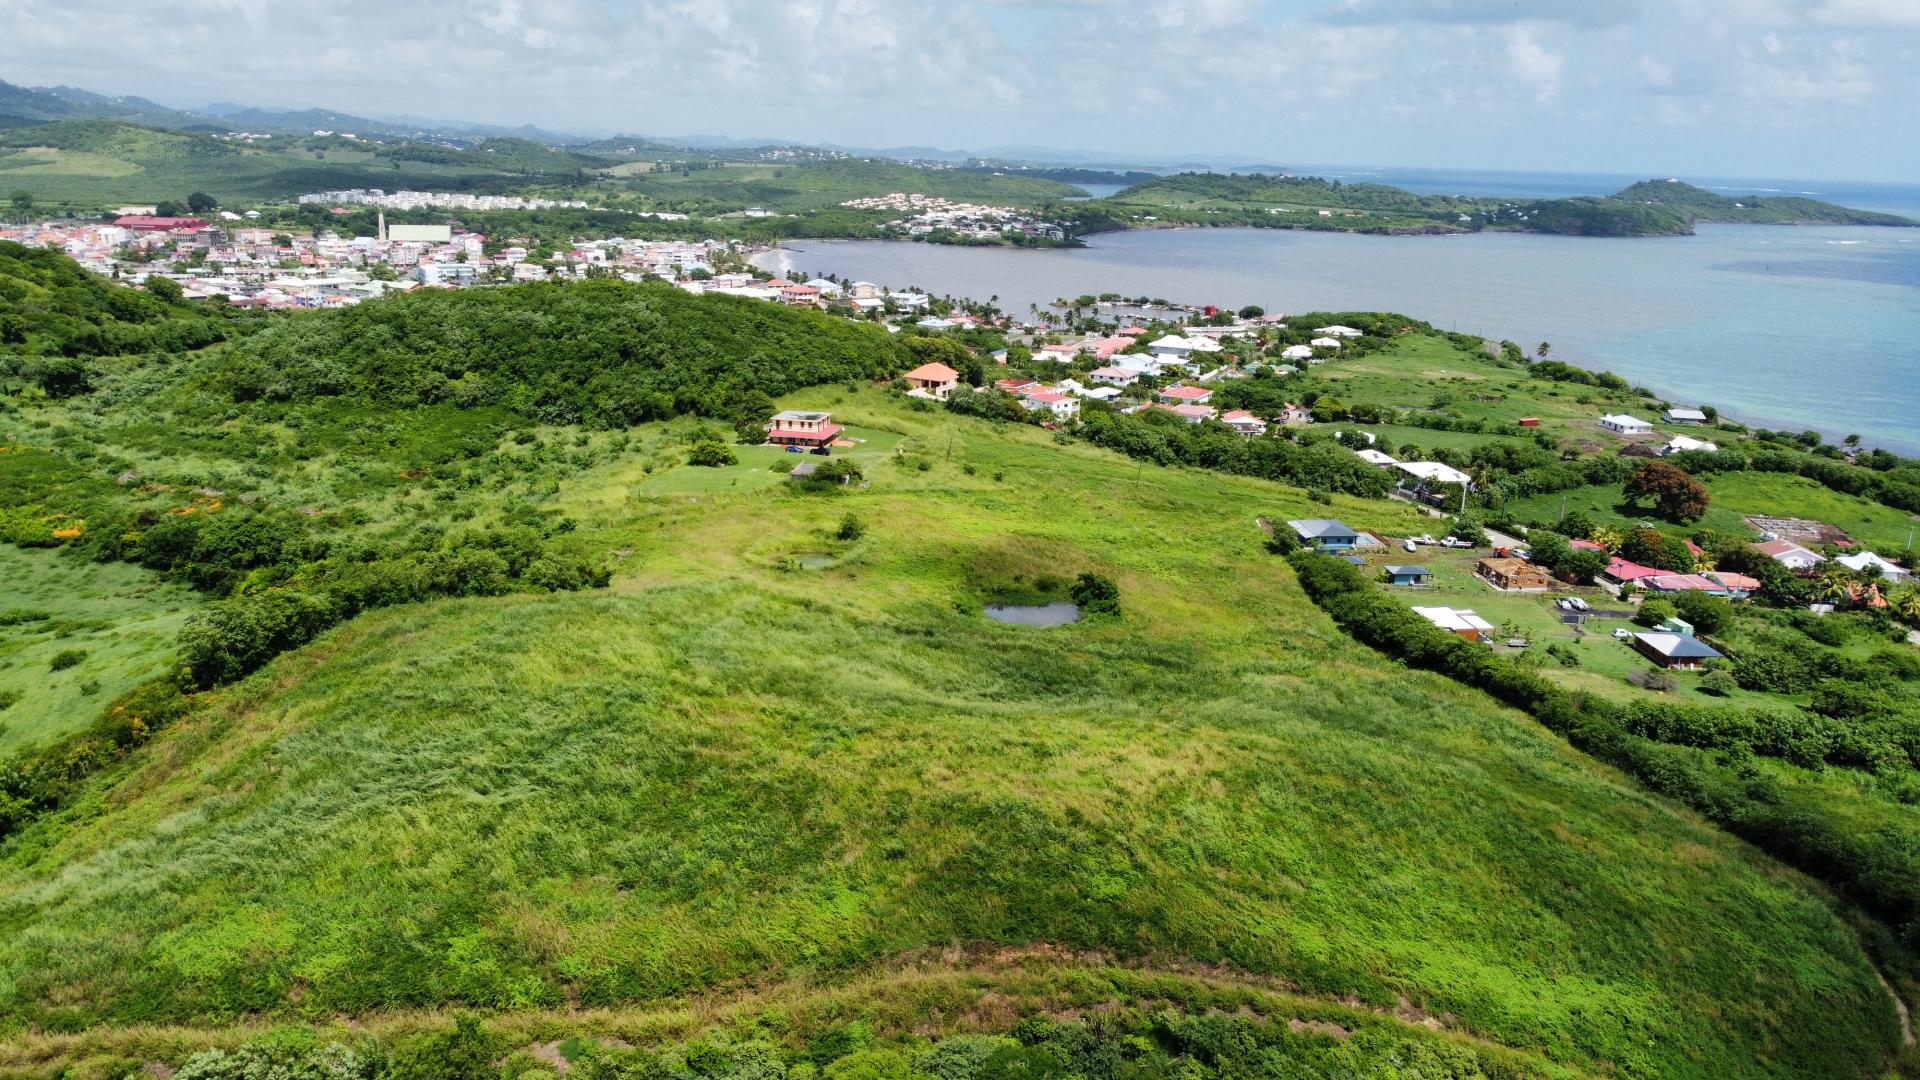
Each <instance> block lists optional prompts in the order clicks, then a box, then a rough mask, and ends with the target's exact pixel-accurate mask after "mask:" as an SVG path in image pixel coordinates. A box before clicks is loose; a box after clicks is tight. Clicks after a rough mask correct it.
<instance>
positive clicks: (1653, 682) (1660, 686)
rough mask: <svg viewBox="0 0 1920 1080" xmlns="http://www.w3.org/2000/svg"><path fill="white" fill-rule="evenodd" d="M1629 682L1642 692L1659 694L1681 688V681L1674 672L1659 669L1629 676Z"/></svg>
mask: <svg viewBox="0 0 1920 1080" xmlns="http://www.w3.org/2000/svg"><path fill="white" fill-rule="evenodd" d="M1627 682H1629V683H1631V684H1632V685H1634V686H1637V687H1639V688H1640V689H1642V690H1651V691H1653V692H1654V693H1657V694H1665V693H1669V692H1671V691H1673V690H1676V689H1678V688H1679V686H1680V680H1679V679H1678V678H1676V677H1674V675H1673V673H1672V672H1668V671H1662V670H1660V669H1658V668H1648V669H1646V670H1644V671H1636V672H1634V673H1633V674H1631V675H1629V676H1627Z"/></svg>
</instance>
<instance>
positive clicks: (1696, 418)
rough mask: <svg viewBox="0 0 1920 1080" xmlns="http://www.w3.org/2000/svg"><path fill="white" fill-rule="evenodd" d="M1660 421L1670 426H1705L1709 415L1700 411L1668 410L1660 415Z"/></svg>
mask: <svg viewBox="0 0 1920 1080" xmlns="http://www.w3.org/2000/svg"><path fill="white" fill-rule="evenodd" d="M1660 419H1662V420H1665V421H1666V422H1667V423H1669V424H1704V423H1706V422H1707V414H1706V413H1703V412H1701V411H1700V410H1699V409H1668V410H1667V411H1666V412H1664V413H1661V414H1660Z"/></svg>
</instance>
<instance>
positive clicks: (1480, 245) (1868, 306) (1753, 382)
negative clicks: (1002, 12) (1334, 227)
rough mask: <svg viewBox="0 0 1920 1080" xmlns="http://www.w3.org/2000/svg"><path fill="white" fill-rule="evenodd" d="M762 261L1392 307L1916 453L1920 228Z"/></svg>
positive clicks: (1333, 237)
mask: <svg viewBox="0 0 1920 1080" xmlns="http://www.w3.org/2000/svg"><path fill="white" fill-rule="evenodd" d="M1888 201H1889V202H1894V201H1903V200H1899V199H1897V198H1896V199H1890V200H1888ZM760 261H761V263H762V265H766V266H770V267H778V268H780V269H781V270H783V271H796V270H797V271H801V272H805V273H809V274H817V273H826V272H832V273H836V274H840V275H842V276H845V277H849V278H854V279H862V280H868V281H876V282H880V283H883V284H886V285H890V286H892V287H895V288H903V287H906V286H918V287H922V288H925V289H927V290H929V291H931V292H934V293H936V294H941V295H954V296H968V297H974V298H977V299H983V300H984V299H986V298H988V297H990V296H998V297H999V298H1000V301H999V302H1000V306H1001V307H1002V308H1003V309H1004V310H1007V311H1009V312H1014V313H1024V312H1026V310H1027V306H1028V305H1029V304H1042V305H1044V304H1046V303H1047V302H1048V301H1050V300H1052V299H1054V298H1055V297H1060V296H1076V295H1080V294H1082V293H1095V294H1097V293H1102V292H1119V293H1122V294H1125V295H1129V296H1132V295H1139V294H1142V293H1145V294H1149V295H1153V296H1158V297H1165V298H1167V299H1169V300H1173V301H1176V302H1186V303H1212V304H1220V305H1223V306H1232V307H1240V306H1243V305H1246V304H1260V305H1262V306H1264V307H1265V308H1267V310H1269V311H1309V310H1376V309H1378V310H1390V311H1398V312H1401V313H1403V314H1407V315H1411V316H1413V317H1415V318H1420V319H1425V320H1427V321H1429V322H1432V323H1434V324H1435V325H1438V326H1441V327H1446V328H1449V329H1458V330H1462V331H1469V332H1473V333H1479V334H1485V335H1488V336H1490V337H1495V338H1510V339H1512V340H1514V341H1518V342H1521V343H1523V344H1525V345H1526V346H1527V347H1528V349H1529V351H1531V350H1532V347H1533V346H1534V345H1535V344H1537V343H1538V342H1540V341H1549V342H1551V343H1552V344H1553V355H1554V356H1555V357H1556V358H1560V359H1565V360H1567V361H1569V362H1573V363H1579V364H1583V365H1586V366H1589V367H1595V368H1605V369H1608V370H1611V371H1615V372H1618V373H1619V374H1620V375H1622V376H1624V377H1626V378H1628V379H1630V380H1632V381H1634V382H1636V383H1639V384H1642V385H1645V386H1647V387H1650V388H1652V389H1653V390H1654V391H1655V392H1657V393H1660V394H1662V395H1664V396H1666V397H1668V398H1670V399H1671V400H1673V401H1676V402H1682V403H1689V404H1700V403H1707V404H1712V405H1714V406H1716V407H1718V408H1719V409H1720V410H1721V411H1722V412H1725V413H1727V414H1729V415H1730V416H1735V417H1738V418H1740V419H1743V420H1747V421H1750V422H1753V423H1758V424H1762V425H1765V426H1769V427H1784V428H1791V429H1793V430H1801V429H1805V428H1813V429H1816V430H1819V431H1822V432H1825V433H1827V434H1829V435H1832V436H1835V437H1838V436H1842V435H1846V434H1850V433H1856V432H1857V433H1859V434H1860V435H1861V436H1863V437H1864V438H1865V439H1866V441H1867V444H1868V445H1870V446H1882V447H1885V448H1887V449H1889V450H1894V451H1896V452H1899V453H1904V454H1920V229H1884V228H1846V227H1825V226H1804V227H1796V226H1763V225H1720V226H1702V227H1701V229H1700V233H1699V235H1697V236H1691V237H1659V238H1635V239H1591V238H1579V237H1553V236H1532V235H1523V234H1515V233H1478V234H1472V235H1465V236H1448V237H1377V236H1356V235H1350V234H1345V233H1310V232H1290V231H1280V230H1261V229H1185V230H1159V231H1141V232H1125V233H1111V234H1106V235H1102V236H1096V237H1093V238H1091V239H1090V241H1089V244H1088V246H1087V247H1085V248H1080V249H1054V250H1043V251H1025V250H1013V249H1007V248H959V247H942V246H936V245H930V244H915V243H902V242H890V241H842V242H834V241H802V242H795V243H793V244H789V245H787V246H786V247H785V248H783V249H782V250H780V251H778V252H775V253H772V254H770V255H766V256H762V257H761V260H760Z"/></svg>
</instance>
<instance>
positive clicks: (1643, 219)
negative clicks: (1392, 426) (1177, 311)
mask: <svg viewBox="0 0 1920 1080" xmlns="http://www.w3.org/2000/svg"><path fill="white" fill-rule="evenodd" d="M1090 206H1093V207H1099V208H1102V209H1106V210H1108V211H1109V212H1110V213H1114V214H1115V216H1116V217H1117V218H1118V219H1119V220H1121V221H1123V222H1126V223H1129V224H1138V223H1142V222H1143V220H1144V218H1145V216H1146V215H1148V214H1151V215H1152V217H1153V219H1154V220H1155V221H1156V222H1158V223H1163V224H1204V225H1251V226H1255V227H1262V228H1308V229H1338V230H1348V231H1360V232H1406V231H1421V232H1462V231H1472V230H1478V229H1500V230H1507V231H1518V232H1543V233H1556V234H1560V235H1567V236H1684V235H1688V234H1691V233H1692V232H1693V227H1694V225H1695V224H1696V223H1699V222H1707V223H1728V222H1740V223H1751V224H1774V225H1802V224H1830V225H1895V226H1912V225H1920V222H1915V221H1912V220H1910V219H1907V218H1903V217H1899V216H1898V215H1894V214H1882V213H1877V212H1874V211H1868V210H1852V209H1848V208H1846V207H1842V206H1835V205H1833V204H1831V203H1824V202H1819V201H1817V200H1814V199H1803V198H1765V199H1762V198H1746V197H1743V198H1742V199H1739V200H1736V199H1731V198H1727V197H1724V196H1720V195H1715V194H1713V193H1712V192H1708V191H1703V190H1701V189H1700V188H1697V187H1693V186H1692V185H1689V184H1682V183H1679V182H1678V181H1664V182H1662V181H1656V180H1648V181H1643V182H1641V183H1638V184H1634V185H1632V186H1631V187H1628V188H1626V189H1624V190H1622V191H1620V192H1617V193H1615V194H1613V195H1611V196H1604V195H1594V196H1589V197H1581V198H1574V199H1529V200H1510V199H1499V198H1489V197H1483V196H1464V195H1416V194H1414V193H1412V192H1408V191H1403V190H1401V189H1399V188H1395V187H1390V186H1387V185H1384V184H1346V183H1341V182H1339V181H1330V180H1323V179H1320V178H1318V177H1310V176H1299V177H1296V176H1273V175H1267V174H1262V173H1252V174H1232V175H1222V174H1218V173H1181V174H1178V175H1174V176H1163V177H1159V178H1156V179H1154V180H1150V181H1148V182H1146V183H1143V184H1138V185H1135V186H1133V187H1130V188H1128V189H1126V190H1125V191H1122V192H1119V193H1118V194H1116V195H1114V196H1113V197H1112V198H1111V199H1106V200H1099V201H1098V202H1097V203H1094V204H1090Z"/></svg>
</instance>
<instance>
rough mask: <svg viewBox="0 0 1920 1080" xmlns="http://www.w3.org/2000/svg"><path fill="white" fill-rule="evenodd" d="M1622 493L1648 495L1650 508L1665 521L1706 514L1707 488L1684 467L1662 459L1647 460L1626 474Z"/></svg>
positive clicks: (1642, 497) (1636, 499)
mask: <svg viewBox="0 0 1920 1080" xmlns="http://www.w3.org/2000/svg"><path fill="white" fill-rule="evenodd" d="M1624 494H1625V495H1626V497H1627V499H1628V501H1630V502H1634V503H1639V502H1641V501H1643V500H1648V499H1651V500H1652V501H1653V504H1654V512H1655V513H1657V514H1659V515H1660V516H1661V517H1663V518H1665V519H1666V520H1668V521H1678V522H1688V521H1698V520H1700V519H1701V518H1702V517H1704V516H1705V515H1706V512H1707V506H1708V504H1709V502H1711V499H1710V498H1709V497H1708V495H1707V489H1706V487H1705V486H1703V485H1702V484H1701V483H1700V481H1698V480H1695V479H1694V478H1693V477H1692V476H1691V475H1690V474H1688V473H1687V472H1686V470H1684V469H1681V468H1680V467H1679V466H1677V465H1672V464H1669V463H1667V462H1665V461H1647V462H1643V463H1641V465H1640V466H1639V467H1638V468H1637V469H1635V470H1634V472H1633V475H1632V476H1630V477H1628V478H1627V483H1626V486H1625V488H1624Z"/></svg>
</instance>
